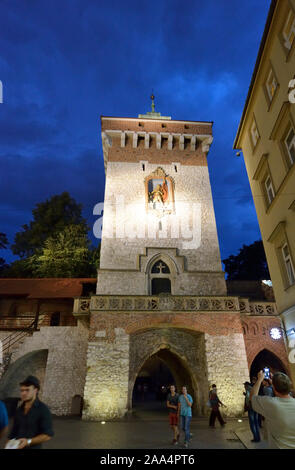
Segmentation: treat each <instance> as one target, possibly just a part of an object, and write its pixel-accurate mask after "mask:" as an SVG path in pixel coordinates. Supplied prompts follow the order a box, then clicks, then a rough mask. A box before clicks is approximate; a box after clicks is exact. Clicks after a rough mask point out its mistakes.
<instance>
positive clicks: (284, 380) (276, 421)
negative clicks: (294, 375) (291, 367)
mask: <svg viewBox="0 0 295 470" xmlns="http://www.w3.org/2000/svg"><path fill="white" fill-rule="evenodd" d="M263 379H264V372H263V371H262V370H261V371H260V372H259V374H258V379H257V382H256V383H255V384H254V386H253V388H252V390H251V394H250V399H251V404H252V408H253V410H255V411H256V412H257V413H259V414H261V415H262V416H264V417H265V424H266V429H267V440H268V445H269V447H270V448H271V449H295V399H294V398H293V397H291V396H290V395H289V393H290V390H291V388H292V384H291V381H290V379H289V377H288V376H287V375H286V374H283V373H282V372H276V373H275V374H274V375H273V379H272V386H273V390H274V393H275V396H274V397H268V396H258V392H259V387H260V385H261V383H262V381H263Z"/></svg>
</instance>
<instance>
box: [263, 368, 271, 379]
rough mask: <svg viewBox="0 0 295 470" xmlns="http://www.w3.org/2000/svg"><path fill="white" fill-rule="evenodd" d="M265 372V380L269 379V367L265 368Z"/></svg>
mask: <svg viewBox="0 0 295 470" xmlns="http://www.w3.org/2000/svg"><path fill="white" fill-rule="evenodd" d="M263 372H264V378H265V379H269V378H270V375H269V367H264V369H263Z"/></svg>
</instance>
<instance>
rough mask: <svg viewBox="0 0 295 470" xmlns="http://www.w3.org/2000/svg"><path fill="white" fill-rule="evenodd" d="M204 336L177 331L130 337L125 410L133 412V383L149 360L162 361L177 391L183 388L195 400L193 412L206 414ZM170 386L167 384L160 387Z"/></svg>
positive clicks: (147, 331) (206, 378)
mask: <svg viewBox="0 0 295 470" xmlns="http://www.w3.org/2000/svg"><path fill="white" fill-rule="evenodd" d="M204 356H205V340H204V334H203V333H199V332H193V331H189V330H183V329H177V328H169V327H167V328H157V329H147V330H143V331H138V332H137V333H134V334H132V335H131V338H130V366H129V385H128V409H129V410H131V409H132V396H133V392H134V384H135V382H136V379H137V377H138V374H139V373H140V371H141V370H142V369H143V368H144V366H145V365H146V364H147V363H148V362H149V361H150V360H151V358H154V359H156V358H157V359H158V360H160V361H162V362H163V363H164V364H165V365H166V367H167V368H168V369H169V371H170V372H171V375H172V376H173V379H174V383H175V384H176V386H177V389H178V391H181V387H182V386H183V385H186V386H187V387H188V391H189V393H190V394H191V395H192V397H193V399H194V410H196V412H197V413H198V414H199V415H202V414H203V413H204V412H205V403H204V401H205V399H206V398H207V388H208V373H207V370H206V364H205V361H204ZM162 385H169V384H164V383H163V384H162Z"/></svg>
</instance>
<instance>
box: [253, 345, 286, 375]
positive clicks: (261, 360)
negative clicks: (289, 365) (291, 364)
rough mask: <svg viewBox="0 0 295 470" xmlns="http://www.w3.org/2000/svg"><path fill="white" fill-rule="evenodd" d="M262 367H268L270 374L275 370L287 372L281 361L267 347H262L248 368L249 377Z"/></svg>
mask: <svg viewBox="0 0 295 470" xmlns="http://www.w3.org/2000/svg"><path fill="white" fill-rule="evenodd" d="M264 367H269V369H270V372H271V373H272V374H274V373H275V372H284V373H285V374H287V373H288V372H287V371H286V369H285V367H284V365H283V363H282V361H281V360H280V359H279V358H278V357H277V356H276V355H275V354H274V353H272V352H271V351H269V350H268V349H263V350H262V351H260V352H259V353H258V354H257V356H256V357H255V358H254V360H253V362H252V364H251V368H250V378H251V379H252V377H254V376H257V374H258V372H259V371H260V370H262V369H264Z"/></svg>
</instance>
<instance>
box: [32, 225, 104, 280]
mask: <svg viewBox="0 0 295 470" xmlns="http://www.w3.org/2000/svg"><path fill="white" fill-rule="evenodd" d="M98 260H99V249H98V248H91V246H90V241H89V239H88V237H87V230H86V229H85V227H84V226H83V225H81V224H80V225H73V224H71V225H68V226H67V227H65V228H64V229H63V230H62V231H60V232H58V233H55V234H53V235H52V236H50V237H48V238H47V240H45V242H44V245H43V247H42V250H41V251H38V252H37V253H36V254H34V255H32V256H31V257H29V258H28V259H27V263H28V266H30V270H31V272H32V273H33V276H34V277H88V276H89V277H91V276H94V277H95V276H96V271H97V263H98Z"/></svg>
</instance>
